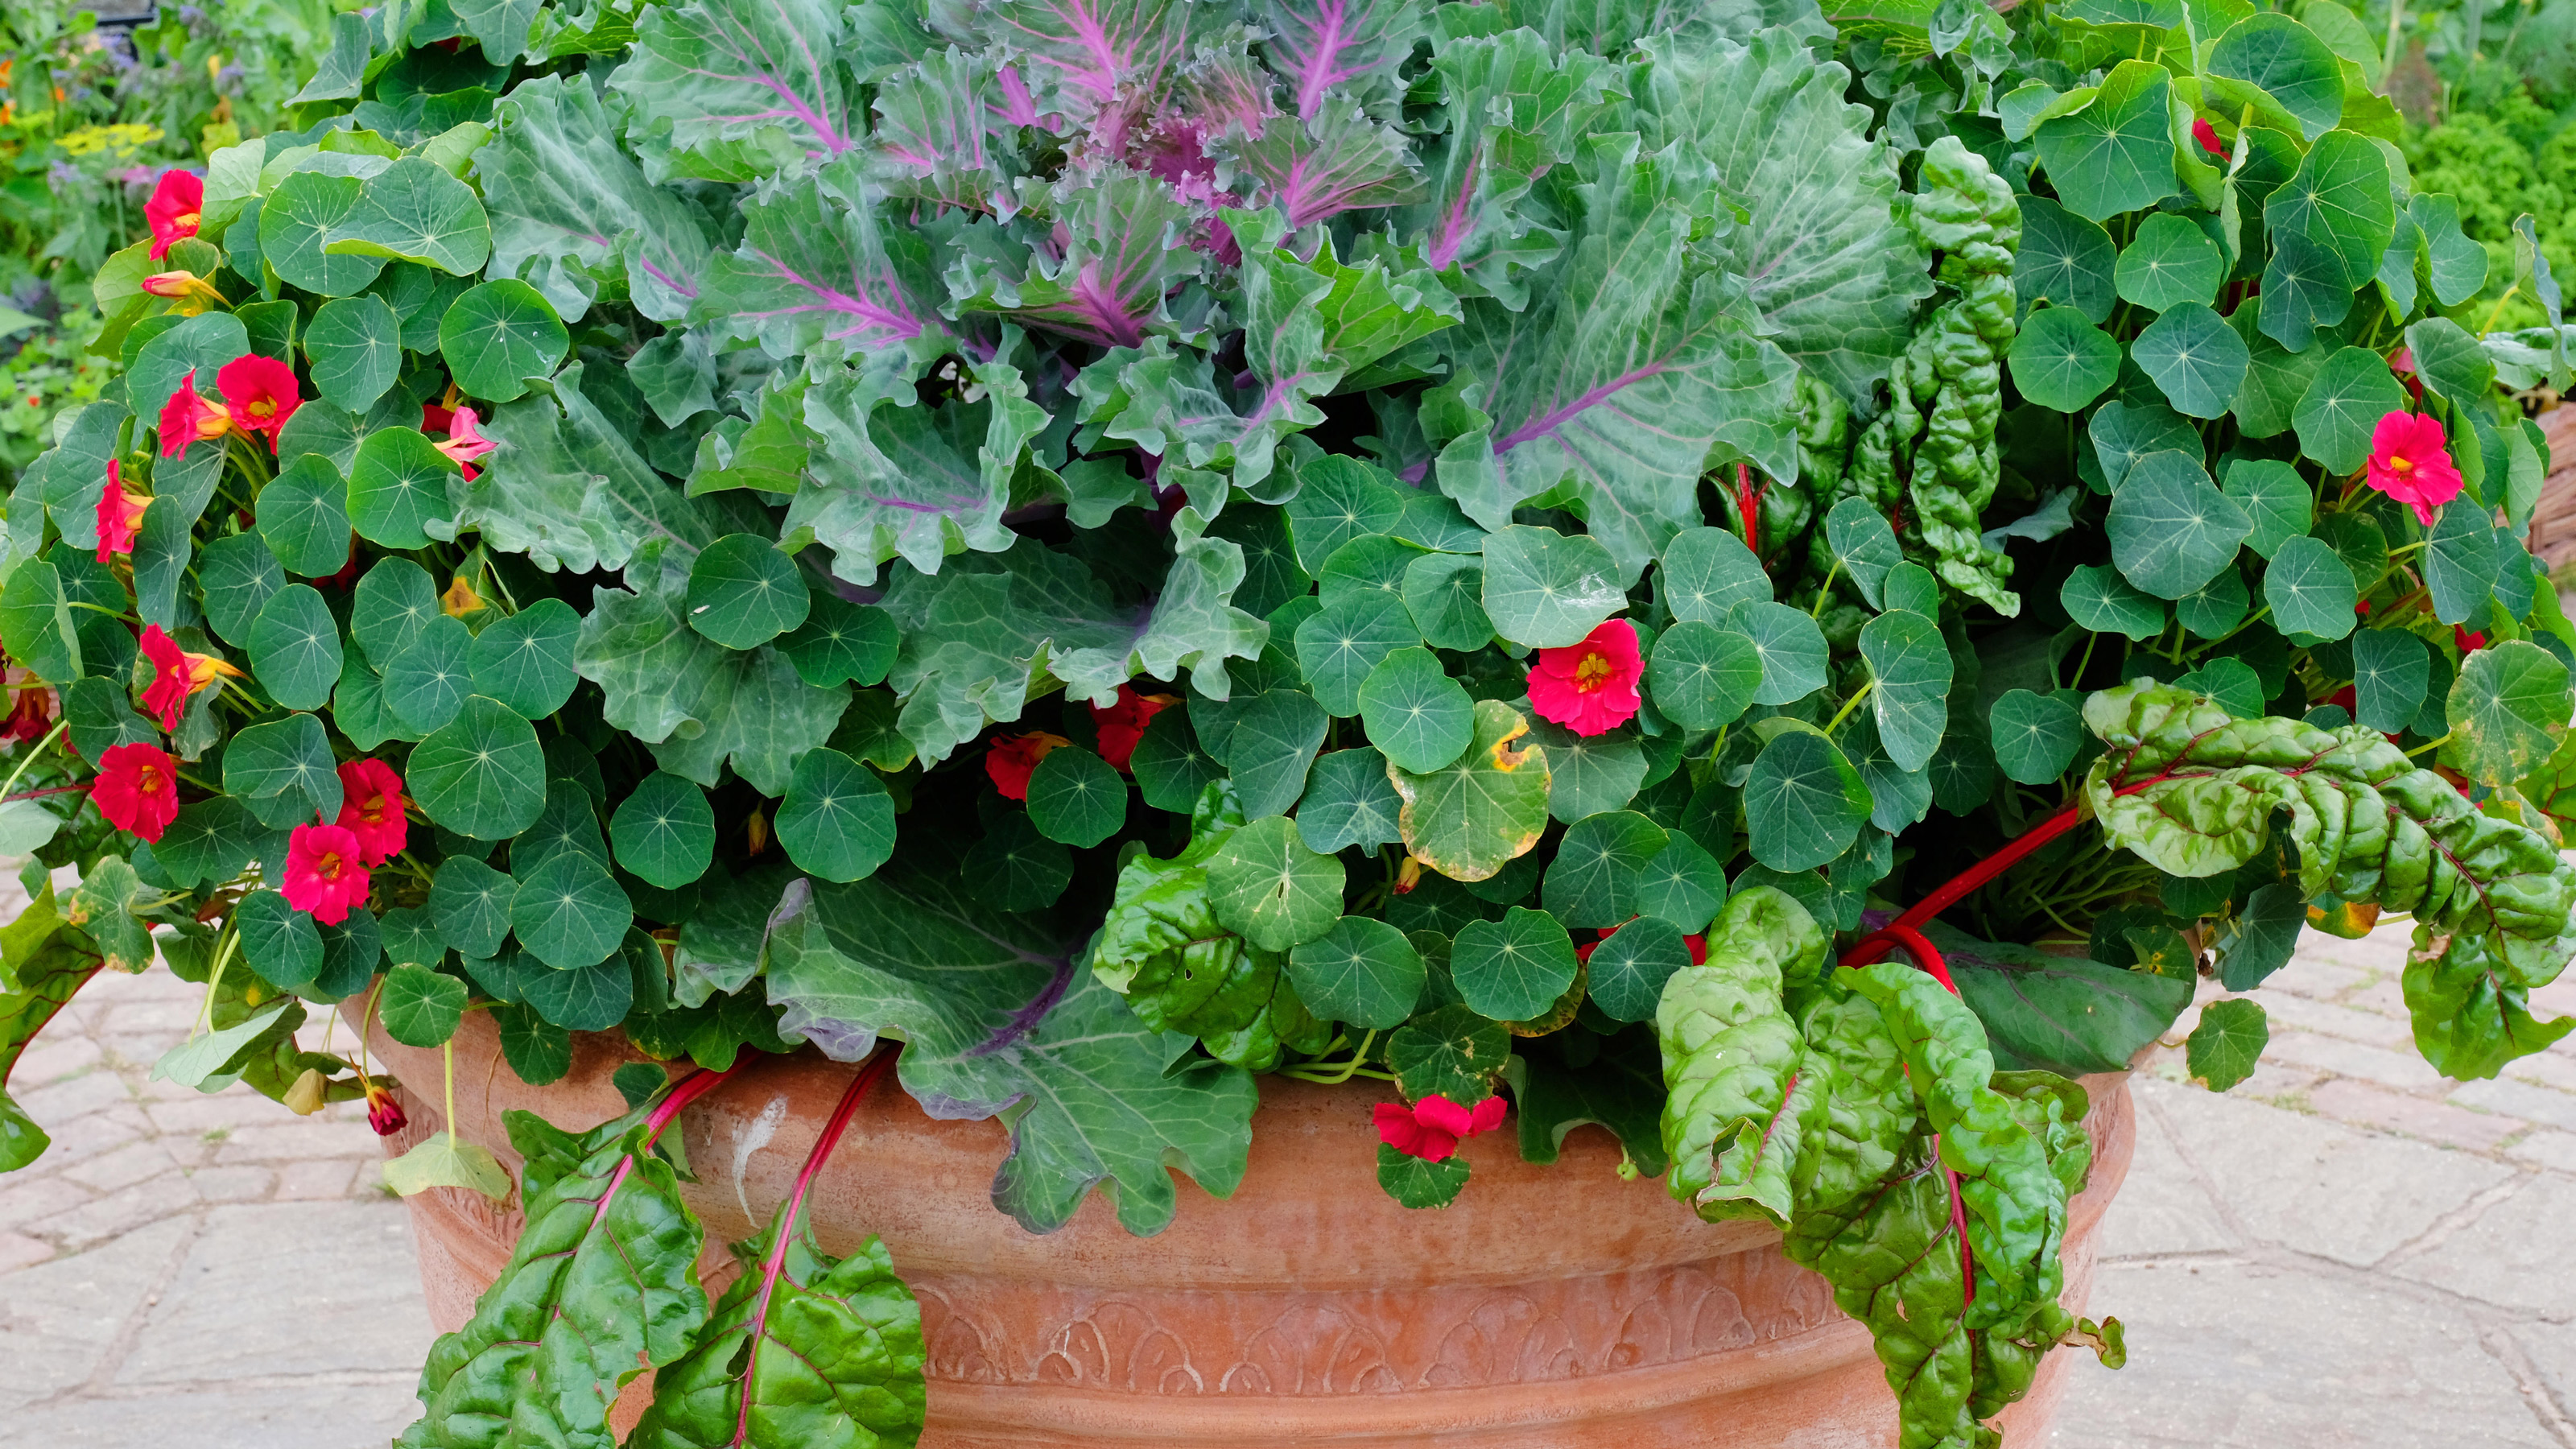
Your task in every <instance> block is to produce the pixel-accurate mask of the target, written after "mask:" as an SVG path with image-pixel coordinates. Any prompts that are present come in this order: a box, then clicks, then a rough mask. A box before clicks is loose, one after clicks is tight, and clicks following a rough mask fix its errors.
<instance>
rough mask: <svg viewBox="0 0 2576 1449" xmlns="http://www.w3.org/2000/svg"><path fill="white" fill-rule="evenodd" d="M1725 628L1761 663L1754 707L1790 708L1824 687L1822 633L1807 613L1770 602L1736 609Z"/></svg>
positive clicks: (1824, 659) (1824, 656)
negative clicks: (1750, 647)
mask: <svg viewBox="0 0 2576 1449" xmlns="http://www.w3.org/2000/svg"><path fill="white" fill-rule="evenodd" d="M1727 624H1728V627H1730V628H1731V629H1733V630H1734V631H1735V632H1736V633H1737V634H1739V635H1740V636H1742V637H1743V639H1744V641H1745V642H1746V643H1748V644H1750V645H1752V646H1753V653H1754V655H1755V657H1757V658H1759V659H1760V660H1761V661H1762V683H1761V686H1760V687H1759V688H1757V689H1755V690H1754V691H1753V702H1754V703H1755V704H1773V705H1778V704H1791V703H1794V702H1796V701H1798V700H1801V699H1805V698H1806V697H1807V696H1808V695H1811V694H1813V693H1815V692H1816V691H1817V690H1819V689H1822V688H1824V687H1825V662H1826V658H1827V655H1826V653H1825V635H1824V631H1822V630H1820V629H1818V628H1817V627H1816V621H1815V620H1814V619H1812V618H1809V617H1808V616H1807V613H1806V611H1805V610H1803V609H1794V608H1791V607H1790V606H1789V605H1787V604H1774V603H1768V602H1765V603H1753V604H1739V605H1737V606H1736V610H1735V613H1734V614H1733V615H1732V616H1731V617H1730V618H1729V619H1728V620H1727Z"/></svg>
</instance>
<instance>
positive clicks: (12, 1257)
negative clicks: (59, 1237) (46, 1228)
mask: <svg viewBox="0 0 2576 1449" xmlns="http://www.w3.org/2000/svg"><path fill="white" fill-rule="evenodd" d="M53 1255H54V1245H53V1244H51V1243H48V1242H45V1241H43V1240H41V1239H38V1238H31V1237H28V1236H26V1235H25V1234H24V1233H6V1232H0V1273H11V1272H15V1271H17V1270H18V1269H20V1268H26V1267H32V1266H34V1265H35V1264H38V1263H41V1262H43V1261H45V1260H46V1259H47V1258H50V1257H52V1256H53Z"/></svg>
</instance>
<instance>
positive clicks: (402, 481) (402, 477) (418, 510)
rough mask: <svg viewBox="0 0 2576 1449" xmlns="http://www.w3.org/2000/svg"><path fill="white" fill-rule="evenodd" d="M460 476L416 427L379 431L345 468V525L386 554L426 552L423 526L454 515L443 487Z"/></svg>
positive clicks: (369, 437)
mask: <svg viewBox="0 0 2576 1449" xmlns="http://www.w3.org/2000/svg"><path fill="white" fill-rule="evenodd" d="M459 476H461V472H460V470H459V469H458V467H457V465H456V464H455V463H453V462H451V461H450V460H449V459H448V457H447V455H446V454H444V453H441V452H440V451H438V445H437V444H435V443H433V442H431V441H430V440H429V439H428V437H427V436H425V435H424V434H423V433H422V432H421V431H420V430H419V429H418V428H402V427H394V428H378V429H377V430H376V431H374V432H372V433H369V434H367V438H366V441H365V442H362V443H360V444H359V445H358V457H357V461H356V462H353V463H351V464H350V465H349V522H350V524H351V525H352V526H354V527H355V528H356V529H357V530H358V534H359V536H360V537H362V538H364V539H366V540H367V541H368V542H369V543H374V544H381V545H383V546H384V547H386V548H389V549H418V548H427V547H429V535H428V534H426V533H424V532H422V531H421V525H422V524H424V523H428V522H430V521H431V520H433V519H441V518H445V517H447V516H448V515H449V514H451V513H452V512H454V510H453V509H451V508H450V507H449V506H448V501H447V482H448V480H449V479H451V478H455V477H459Z"/></svg>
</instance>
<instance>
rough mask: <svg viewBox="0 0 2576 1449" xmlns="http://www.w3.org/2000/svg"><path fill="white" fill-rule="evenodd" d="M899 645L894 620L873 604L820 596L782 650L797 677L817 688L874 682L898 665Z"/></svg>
mask: <svg viewBox="0 0 2576 1449" xmlns="http://www.w3.org/2000/svg"><path fill="white" fill-rule="evenodd" d="M899 642H900V639H899V636H898V635H897V632H896V630H895V623H894V616H893V615H892V614H889V613H887V612H886V611H885V610H883V609H880V608H877V607H876V606H875V605H873V604H853V603H851V602H850V601H849V600H847V599H844V598H842V597H841V596H839V595H838V594H831V593H818V594H815V595H814V596H813V607H812V609H811V610H810V611H809V612H807V614H806V615H805V622H804V623H802V624H799V625H797V626H796V627H795V628H794V629H792V630H790V631H788V633H787V634H786V635H785V636H784V637H783V638H781V639H780V640H779V641H778V652H779V653H781V654H784V655H786V656H787V662H788V663H790V664H793V665H795V666H796V674H797V677H798V678H800V679H803V680H804V681H805V682H806V683H807V684H810V685H812V686H814V687H815V688H816V689H829V688H831V687H832V686H833V685H836V684H862V685H866V684H875V683H876V682H878V681H879V680H881V679H884V678H885V677H886V671H887V670H889V669H891V668H893V667H894V656H895V647H896V645H897V644H898V643H899Z"/></svg>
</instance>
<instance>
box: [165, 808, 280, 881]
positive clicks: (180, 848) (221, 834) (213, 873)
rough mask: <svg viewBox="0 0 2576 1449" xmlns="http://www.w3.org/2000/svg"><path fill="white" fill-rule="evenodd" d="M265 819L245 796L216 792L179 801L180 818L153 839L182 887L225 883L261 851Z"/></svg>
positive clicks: (169, 872) (173, 878)
mask: <svg viewBox="0 0 2576 1449" xmlns="http://www.w3.org/2000/svg"><path fill="white" fill-rule="evenodd" d="M261 833H262V832H261V827H260V825H259V822H257V821H256V820H254V819H252V818H251V814H250V811H249V810H247V809H245V808H244V807H243V805H242V803H241V802H240V801H239V800H236V799H234V798H233V797H232V796H230V795H212V796H208V797H207V798H206V799H203V800H193V801H190V802H189V803H187V804H185V805H182V806H180V807H179V815H178V818H177V819H175V820H172V821H171V822H170V825H169V828H168V829H166V830H164V831H162V832H161V838H160V839H159V840H156V841H154V842H153V843H152V858H153V860H154V862H155V863H157V864H158V865H159V866H160V867H161V873H162V874H163V875H165V876H167V877H169V879H170V881H171V883H172V884H174V885H177V886H179V887H181V888H182V889H185V888H188V887H192V886H195V885H197V884H199V883H201V882H214V883H216V884H221V883H223V882H225V881H229V880H231V879H232V878H233V877H234V876H237V875H239V874H241V872H242V867H244V866H246V865H249V864H250V863H251V859H252V857H253V856H254V855H255V854H256V853H257V848H256V842H257V839H258V836H259V835H260V834H261Z"/></svg>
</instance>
